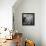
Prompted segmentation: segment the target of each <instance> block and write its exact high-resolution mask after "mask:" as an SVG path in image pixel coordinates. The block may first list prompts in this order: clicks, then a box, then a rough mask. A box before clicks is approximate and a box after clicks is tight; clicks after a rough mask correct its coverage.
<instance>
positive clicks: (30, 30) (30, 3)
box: [13, 0, 41, 46]
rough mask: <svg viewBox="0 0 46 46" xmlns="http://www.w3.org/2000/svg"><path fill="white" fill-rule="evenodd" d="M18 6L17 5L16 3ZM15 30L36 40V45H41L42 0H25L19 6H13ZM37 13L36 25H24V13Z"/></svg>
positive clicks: (25, 36)
mask: <svg viewBox="0 0 46 46" xmlns="http://www.w3.org/2000/svg"><path fill="white" fill-rule="evenodd" d="M14 6H16V5H14ZM13 12H14V19H15V22H14V24H15V30H18V31H19V32H22V33H23V37H24V38H28V39H31V40H34V41H35V44H36V46H41V1H40V0H23V2H22V3H20V5H19V6H18V7H17V8H15V7H14V8H13ZM23 12H24V13H35V25H34V26H23V25H22V13H23Z"/></svg>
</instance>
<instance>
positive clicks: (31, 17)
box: [22, 13, 35, 25]
mask: <svg viewBox="0 0 46 46" xmlns="http://www.w3.org/2000/svg"><path fill="white" fill-rule="evenodd" d="M22 25H35V13H22Z"/></svg>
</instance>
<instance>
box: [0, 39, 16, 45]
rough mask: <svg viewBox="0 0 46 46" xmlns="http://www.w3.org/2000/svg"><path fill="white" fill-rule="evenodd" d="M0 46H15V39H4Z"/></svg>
mask: <svg viewBox="0 0 46 46" xmlns="http://www.w3.org/2000/svg"><path fill="white" fill-rule="evenodd" d="M0 46H16V44H15V39H13V40H6V42H4V43H2V44H1V45H0Z"/></svg>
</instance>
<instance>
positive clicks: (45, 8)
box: [41, 0, 46, 46]
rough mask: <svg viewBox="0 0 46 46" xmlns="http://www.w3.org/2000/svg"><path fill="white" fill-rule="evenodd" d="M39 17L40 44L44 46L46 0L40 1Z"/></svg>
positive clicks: (45, 44) (45, 40) (45, 37)
mask: <svg viewBox="0 0 46 46" xmlns="http://www.w3.org/2000/svg"><path fill="white" fill-rule="evenodd" d="M41 18H42V19H41V38H42V46H46V0H42V1H41Z"/></svg>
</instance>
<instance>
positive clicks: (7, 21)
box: [0, 0, 16, 29]
mask: <svg viewBox="0 0 46 46" xmlns="http://www.w3.org/2000/svg"><path fill="white" fill-rule="evenodd" d="M15 2H16V0H0V27H7V28H9V29H11V28H12V6H13V4H14V3H15Z"/></svg>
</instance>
